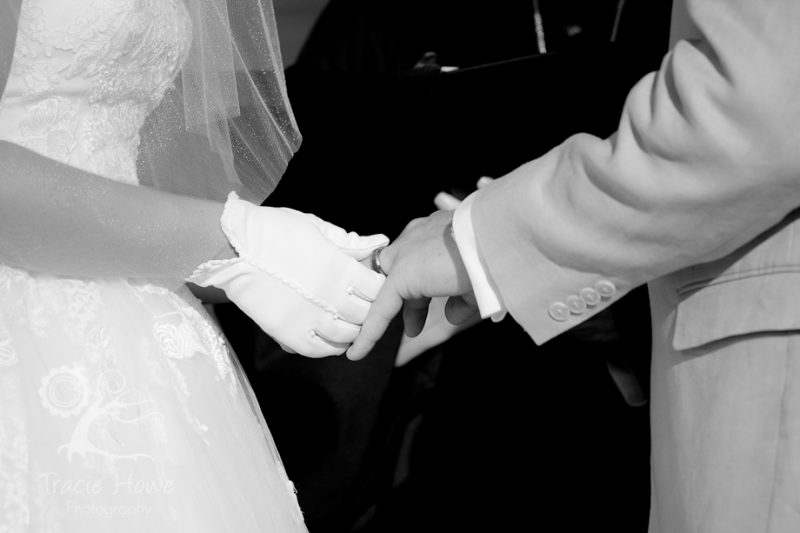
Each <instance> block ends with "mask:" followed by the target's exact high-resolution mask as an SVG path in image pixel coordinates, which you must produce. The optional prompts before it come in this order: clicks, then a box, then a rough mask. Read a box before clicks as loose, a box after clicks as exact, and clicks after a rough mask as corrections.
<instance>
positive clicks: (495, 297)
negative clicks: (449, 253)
mask: <svg viewBox="0 0 800 533" xmlns="http://www.w3.org/2000/svg"><path fill="white" fill-rule="evenodd" d="M476 192H477V191H476ZM474 196H475V193H472V194H470V195H469V196H467V197H466V198H465V199H464V201H463V202H461V205H459V206H458V207H457V208H456V210H455V212H454V213H453V236H454V237H455V241H456V245H457V246H458V253H459V254H461V260H462V261H463V262H464V266H465V267H466V269H467V275H468V276H469V280H470V282H471V283H472V290H473V291H474V292H475V299H476V300H477V302H478V309H479V310H480V312H481V317H482V318H490V317H491V319H492V320H493V321H494V322H499V321H501V320H502V319H503V318H505V316H506V307H505V305H503V302H502V301H501V299H500V293H498V291H497V289H496V288H495V286H494V283H493V282H492V280H491V278H490V277H489V273H488V272H487V271H486V268H485V266H484V265H483V262H482V261H481V257H480V253H479V252H478V243H477V242H476V240H475V231H474V230H473V228H472V200H473V198H474Z"/></svg>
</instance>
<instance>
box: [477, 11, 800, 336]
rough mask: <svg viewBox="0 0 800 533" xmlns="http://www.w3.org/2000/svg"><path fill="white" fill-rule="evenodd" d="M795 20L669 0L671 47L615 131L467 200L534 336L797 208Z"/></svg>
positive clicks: (489, 264) (497, 272)
mask: <svg viewBox="0 0 800 533" xmlns="http://www.w3.org/2000/svg"><path fill="white" fill-rule="evenodd" d="M798 25H800V3H799V2H796V1H795V0H764V1H761V2H752V1H749V0H688V1H686V0H678V1H677V2H676V5H675V9H674V13H673V42H674V45H673V46H672V48H671V51H670V52H669V53H668V54H667V56H666V57H665V58H664V60H663V63H662V65H661V68H660V69H659V70H658V71H657V72H654V73H651V74H649V75H648V76H646V77H645V78H643V79H642V80H640V81H639V83H638V84H636V86H635V87H634V88H633V89H632V90H631V92H630V94H629V95H628V98H627V100H626V103H625V107H624V110H623V112H622V116H621V118H620V122H619V127H618V130H617V131H616V132H615V133H614V134H613V135H612V136H611V137H609V138H607V139H600V138H597V137H593V136H590V135H586V134H579V135H575V136H573V137H571V138H569V139H567V140H566V141H565V142H564V143H563V144H561V145H559V146H557V147H555V148H554V149H553V150H551V151H550V152H548V153H547V154H545V155H544V156H542V157H541V158H539V159H537V160H535V161H532V162H530V163H527V164H525V165H523V166H522V167H520V168H518V169H516V170H515V171H513V172H511V173H510V174H509V175H507V176H505V177H503V178H502V179H499V180H496V181H495V182H494V183H493V184H491V185H489V186H487V187H486V188H484V189H483V190H481V191H480V192H478V193H477V194H476V195H475V198H474V199H473V203H472V206H471V215H472V223H473V227H474V231H475V239H476V243H477V247H478V251H479V254H480V257H481V260H482V263H483V265H484V266H485V268H486V270H487V272H488V276H489V278H490V279H491V280H492V283H493V284H494V286H495V287H496V288H497V292H498V293H499V296H500V299H501V300H502V302H503V304H504V305H505V307H506V308H507V309H508V311H509V312H510V313H511V315H512V316H513V317H514V318H515V319H516V320H517V321H518V322H519V323H520V324H522V326H523V327H524V328H525V329H526V331H527V332H528V333H529V334H530V335H531V337H532V338H533V340H534V341H535V342H537V343H539V344H541V343H543V342H545V341H547V340H549V339H551V338H553V337H555V336H557V335H559V334H560V333H562V332H563V331H565V330H567V329H569V328H571V327H573V326H575V325H577V324H578V323H580V322H582V321H584V320H586V319H587V318H589V317H591V316H593V315H594V314H596V313H597V312H599V311H601V310H602V309H604V308H606V307H608V305H610V304H612V303H613V302H614V301H616V300H617V299H619V298H620V297H621V296H623V295H624V294H625V293H627V292H628V291H629V290H630V289H632V288H634V287H636V286H638V285H641V284H643V283H646V282H648V281H650V280H653V279H655V278H658V277H660V276H663V275H665V274H668V273H670V272H673V271H676V270H678V269H681V268H683V267H686V266H690V265H693V264H698V263H703V262H706V261H711V260H714V259H718V258H721V257H724V256H725V255H727V254H729V253H731V252H732V251H734V250H736V249H737V248H739V247H741V246H742V245H744V244H746V243H747V242H748V241H750V240H751V239H753V238H754V237H756V236H757V235H758V234H759V233H761V232H763V231H765V230H767V229H769V228H770V227H771V226H773V225H775V224H777V223H778V222H780V220H781V219H782V218H783V217H784V216H786V215H787V214H788V213H789V212H790V211H792V210H793V209H794V208H796V207H797V206H798V205H800V149H798V147H800V128H798V127H797V124H798V123H800V62H798V60H797V58H798V57H800V32H797V30H796V28H797V27H798Z"/></svg>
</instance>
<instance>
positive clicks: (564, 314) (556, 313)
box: [547, 302, 569, 322]
mask: <svg viewBox="0 0 800 533" xmlns="http://www.w3.org/2000/svg"><path fill="white" fill-rule="evenodd" d="M547 312H548V313H549V314H550V318H552V319H553V320H555V321H557V322H564V321H565V320H567V318H569V307H567V306H566V304H564V303H563V302H555V303H553V304H550V308H549V309H548V310H547Z"/></svg>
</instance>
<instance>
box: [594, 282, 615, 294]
mask: <svg viewBox="0 0 800 533" xmlns="http://www.w3.org/2000/svg"><path fill="white" fill-rule="evenodd" d="M594 288H595V290H596V291H597V292H598V293H600V296H602V297H603V298H611V297H612V296H614V294H615V293H616V292H617V287H616V285H614V284H613V283H611V282H610V281H608V280H607V279H603V280H600V281H598V282H597V283H595V284H594Z"/></svg>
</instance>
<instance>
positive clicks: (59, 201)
mask: <svg viewBox="0 0 800 533" xmlns="http://www.w3.org/2000/svg"><path fill="white" fill-rule="evenodd" d="M222 208H223V205H222V204H221V203H217V202H212V201H207V200H201V199H196V198H191V197H187V196H179V195H174V194H170V193H166V192H162V191H158V190H155V189H152V188H149V187H137V186H133V185H127V184H123V183H118V182H114V181H112V180H109V179H106V178H103V177H100V176H97V175H94V174H91V173H88V172H84V171H82V170H79V169H77V168H74V167H71V166H69V165H65V164H63V163H59V162H57V161H54V160H52V159H49V158H46V157H43V156H41V155H39V154H37V153H35V152H32V151H30V150H28V149H26V148H23V147H21V146H19V145H16V144H13V143H9V142H5V141H0V263H3V264H7V265H11V266H16V267H21V268H25V269H27V270H31V271H37V272H46V273H50V274H55V275H60V276H68V277H88V278H98V277H163V278H179V279H184V278H185V277H186V276H188V275H189V274H191V273H192V271H193V269H194V268H195V267H197V266H198V265H199V264H201V263H203V262H204V261H207V260H209V259H223V258H229V257H233V256H234V255H235V254H234V251H233V250H232V248H231V247H230V245H229V244H228V241H227V239H226V238H225V235H224V234H223V233H222V230H221V228H220V224H219V219H220V216H221V214H222Z"/></svg>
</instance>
